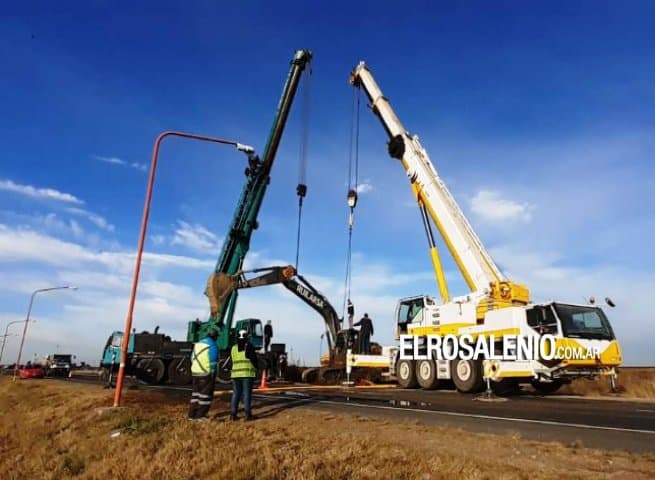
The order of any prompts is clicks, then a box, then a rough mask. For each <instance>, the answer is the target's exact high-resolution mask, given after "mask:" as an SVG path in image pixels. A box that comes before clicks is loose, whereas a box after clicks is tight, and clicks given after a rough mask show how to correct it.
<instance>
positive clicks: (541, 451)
mask: <svg viewBox="0 0 655 480" xmlns="http://www.w3.org/2000/svg"><path fill="white" fill-rule="evenodd" d="M111 396H112V391H108V390H103V389H101V388H100V387H98V386H95V385H86V384H75V383H64V382H57V381H48V380H24V381H18V382H16V383H12V382H11V379H8V378H0V411H1V412H2V413H0V478H1V479H3V480H13V479H16V480H17V479H27V478H29V479H60V478H80V479H107V478H111V479H117V480H120V479H150V478H161V479H187V478H188V479H192V478H193V479H225V478H229V479H231V480H239V479H255V478H257V479H273V478H285V479H286V478H294V479H350V478H358V479H359V478H361V479H381V478H394V479H431V478H463V479H483V478H489V479H491V478H494V479H495V478H525V479H527V478H530V479H532V478H594V479H598V478H630V479H631V480H637V479H641V478H644V479H646V478H652V475H653V472H655V455H653V454H649V455H636V454H628V453H620V452H605V451H599V450H591V449H586V448H583V447H582V446H581V445H577V444H571V445H561V444H557V443H537V442H529V441H525V440H522V439H521V438H520V437H519V436H494V435H484V434H472V433H467V432H464V431H462V430H458V429H451V428H448V429H447V428H435V427H425V426H422V425H420V424H419V423H418V422H414V423H408V422H392V421H379V420H371V419H367V418H364V417H359V416H350V415H335V414H329V413H328V414H326V413H322V412H317V411H312V410H309V409H304V408H288V409H280V408H279V407H261V408H259V409H257V410H256V411H255V413H256V414H257V415H258V416H260V418H259V419H258V420H256V421H254V422H250V423H244V422H242V421H239V422H236V423H231V422H228V421H227V420H226V419H225V414H226V413H227V403H226V402H225V401H221V400H218V401H216V400H215V401H214V405H213V406H212V414H213V415H218V418H214V419H213V420H212V421H211V422H207V423H204V424H203V423H195V422H189V421H187V420H186V418H185V413H186V407H187V405H186V402H185V401H184V399H180V398H169V397H167V396H165V395H164V394H162V393H159V392H153V391H148V392H143V391H129V390H128V391H126V395H125V401H124V405H125V406H124V407H123V408H121V409H119V410H118V411H115V410H114V411H104V413H102V414H99V413H98V409H99V408H101V407H107V406H109V405H111ZM112 434H113V436H112Z"/></svg>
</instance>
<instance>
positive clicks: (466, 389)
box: [450, 358, 484, 393]
mask: <svg viewBox="0 0 655 480" xmlns="http://www.w3.org/2000/svg"><path fill="white" fill-rule="evenodd" d="M450 371H451V375H452V377H453V383H454V384H455V388H457V390H458V391H460V392H462V393H478V392H481V391H482V390H484V379H483V378H482V362H481V361H480V360H462V359H461V358H456V359H455V360H453V361H452V363H451V364H450Z"/></svg>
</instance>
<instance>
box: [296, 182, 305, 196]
mask: <svg viewBox="0 0 655 480" xmlns="http://www.w3.org/2000/svg"><path fill="white" fill-rule="evenodd" d="M296 193H297V194H298V196H299V197H304V196H305V195H307V185H305V184H304V183H299V184H298V186H297V187H296Z"/></svg>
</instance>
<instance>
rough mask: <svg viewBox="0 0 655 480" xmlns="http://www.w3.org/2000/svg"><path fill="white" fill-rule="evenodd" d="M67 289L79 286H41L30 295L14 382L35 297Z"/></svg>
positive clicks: (75, 288)
mask: <svg viewBox="0 0 655 480" xmlns="http://www.w3.org/2000/svg"><path fill="white" fill-rule="evenodd" d="M65 289H70V290H77V287H71V286H70V285H62V286H61V287H49V288H39V289H38V290H34V291H33V292H32V296H31V297H30V306H29V307H28V308H27V318H26V319H25V320H23V321H24V322H25V326H24V327H23V336H22V337H21V339H20V348H19V349H18V358H17V359H16V365H15V366H14V376H13V378H12V380H13V381H14V382H15V381H16V375H17V374H18V366H19V365H20V357H21V355H22V354H23V345H24V344H25V334H26V333H27V325H28V324H29V323H30V315H31V313H32V305H33V304H34V297H36V294H37V293H42V292H50V291H52V290H65Z"/></svg>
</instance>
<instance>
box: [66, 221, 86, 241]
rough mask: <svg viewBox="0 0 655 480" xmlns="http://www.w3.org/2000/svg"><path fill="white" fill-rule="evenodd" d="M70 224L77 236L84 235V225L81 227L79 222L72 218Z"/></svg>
mask: <svg viewBox="0 0 655 480" xmlns="http://www.w3.org/2000/svg"><path fill="white" fill-rule="evenodd" d="M69 225H70V228H71V231H72V232H73V235H74V236H75V237H76V238H81V237H82V236H83V235H84V230H83V229H82V227H80V225H79V223H77V222H76V221H75V220H73V219H71V220H70V221H69Z"/></svg>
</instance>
